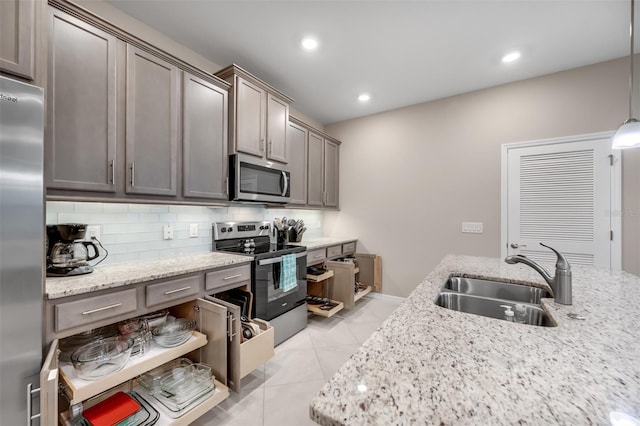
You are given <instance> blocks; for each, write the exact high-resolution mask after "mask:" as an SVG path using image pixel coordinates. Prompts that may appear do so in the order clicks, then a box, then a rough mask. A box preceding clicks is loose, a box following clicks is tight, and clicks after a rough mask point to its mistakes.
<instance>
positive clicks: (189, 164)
mask: <svg viewBox="0 0 640 426" xmlns="http://www.w3.org/2000/svg"><path fill="white" fill-rule="evenodd" d="M182 93H183V103H182V107H183V111H182V112H183V120H182V123H183V125H182V147H183V163H182V167H183V170H182V172H183V195H184V196H185V197H198V198H213V199H227V198H228V194H227V167H228V162H227V123H228V117H227V115H228V114H227V102H228V92H227V90H225V89H222V88H220V87H218V86H216V85H214V84H212V83H211V82H209V81H205V80H203V79H201V78H198V77H195V76H193V75H191V74H189V73H186V72H185V73H184V74H183V91H182Z"/></svg>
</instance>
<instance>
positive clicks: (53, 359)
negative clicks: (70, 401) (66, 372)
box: [28, 339, 59, 425]
mask: <svg viewBox="0 0 640 426" xmlns="http://www.w3.org/2000/svg"><path fill="white" fill-rule="evenodd" d="M58 353H59V350H58V340H57V339H56V340H54V341H53V342H51V346H50V348H49V352H48V354H47V358H46V359H45V360H44V363H43V365H42V370H40V424H41V425H56V424H58V382H59V370H58ZM28 424H29V425H30V424H31V423H30V422H29V423H28Z"/></svg>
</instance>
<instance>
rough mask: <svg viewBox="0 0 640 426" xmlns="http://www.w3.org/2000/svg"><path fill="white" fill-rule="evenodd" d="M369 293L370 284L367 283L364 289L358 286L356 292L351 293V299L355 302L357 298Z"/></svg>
mask: <svg viewBox="0 0 640 426" xmlns="http://www.w3.org/2000/svg"><path fill="white" fill-rule="evenodd" d="M369 293H371V286H370V285H368V286H367V288H365V289H361V288H359V289H358V292H357V293H356V294H354V295H353V301H354V302H357V301H358V300H360V299H362V298H363V297H364V296H366V295H367V294H369Z"/></svg>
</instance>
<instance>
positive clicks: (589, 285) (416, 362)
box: [310, 255, 640, 425]
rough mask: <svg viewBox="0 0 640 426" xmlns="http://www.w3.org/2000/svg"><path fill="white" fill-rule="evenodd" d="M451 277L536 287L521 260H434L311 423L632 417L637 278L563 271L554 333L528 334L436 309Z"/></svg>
mask: <svg viewBox="0 0 640 426" xmlns="http://www.w3.org/2000/svg"><path fill="white" fill-rule="evenodd" d="M452 273H466V274H468V275H470V276H475V277H480V278H503V279H505V278H506V279H507V280H509V281H512V282H520V283H529V284H534V285H536V286H542V287H544V286H546V283H544V281H543V280H542V278H541V276H540V275H538V274H537V273H536V272H535V271H533V270H532V269H531V268H529V267H527V266H524V265H521V264H519V265H507V264H506V263H505V262H504V261H503V260H502V259H492V258H479V257H468V256H453V255H449V256H447V257H445V258H444V259H443V260H442V261H441V263H440V264H439V265H438V266H437V267H436V269H435V270H434V271H433V272H432V273H431V274H429V275H428V276H427V278H426V279H425V280H424V282H422V283H421V284H419V285H418V287H416V289H415V290H414V291H413V292H412V294H411V295H410V296H409V297H408V298H407V299H406V300H405V301H404V302H403V303H402V305H400V306H399V307H398V309H397V310H396V311H395V312H394V313H393V314H391V316H390V317H389V318H388V319H387V320H386V321H385V322H384V323H383V325H382V326H381V327H380V328H379V329H378V330H377V331H375V332H374V333H373V334H372V335H371V336H370V337H369V339H368V340H367V341H366V342H365V343H364V344H363V346H362V347H361V348H360V349H359V351H358V352H356V353H355V354H354V355H353V356H352V357H351V358H350V359H349V360H348V361H347V362H346V363H345V364H344V365H343V366H342V367H341V368H340V370H339V371H338V372H337V373H336V374H335V375H334V376H333V377H332V378H331V379H330V380H329V381H328V382H327V383H326V384H325V385H324V387H323V388H322V389H321V391H320V392H319V393H318V394H317V395H316V396H315V397H314V398H313V400H312V401H311V405H310V415H311V418H312V419H313V420H315V421H316V422H318V423H320V424H322V425H365V424H367V425H368V424H371V425H389V424H455V425H476V424H612V423H614V421H613V420H614V419H616V418H620V417H624V416H625V415H627V416H632V417H635V418H636V419H640V327H638V313H639V312H640V309H639V308H638V304H640V278H638V277H636V276H634V275H631V274H628V273H625V272H616V271H609V270H605V269H595V268H588V267H579V266H574V267H573V305H570V306H567V305H561V304H557V303H555V302H554V300H553V299H543V301H542V305H543V308H545V309H546V310H547V312H548V313H549V314H550V315H551V316H552V317H553V319H554V320H555V321H556V323H557V327H537V326H530V325H524V324H517V323H511V322H507V321H503V320H496V319H492V318H486V317H482V316H477V315H471V314H466V313H463V312H457V311H453V310H449V309H445V308H441V307H439V306H436V305H435V304H434V300H435V299H436V297H437V295H438V293H439V291H440V288H441V287H442V285H443V283H444V282H445V280H446V279H447V278H448V277H449V275H450V274H452ZM568 313H579V314H581V315H584V316H585V317H586V320H584V321H580V320H573V319H569V318H568V317H567V314H568Z"/></svg>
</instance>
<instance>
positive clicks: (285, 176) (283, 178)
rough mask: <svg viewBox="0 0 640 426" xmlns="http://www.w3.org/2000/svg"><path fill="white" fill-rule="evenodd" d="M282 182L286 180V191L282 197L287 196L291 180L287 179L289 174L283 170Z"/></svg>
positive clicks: (283, 191)
mask: <svg viewBox="0 0 640 426" xmlns="http://www.w3.org/2000/svg"><path fill="white" fill-rule="evenodd" d="M280 173H282V180H284V189H283V190H282V196H283V197H284V196H285V195H287V190H288V189H289V179H288V178H287V173H286V172H285V171H284V170H281V171H280Z"/></svg>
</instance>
